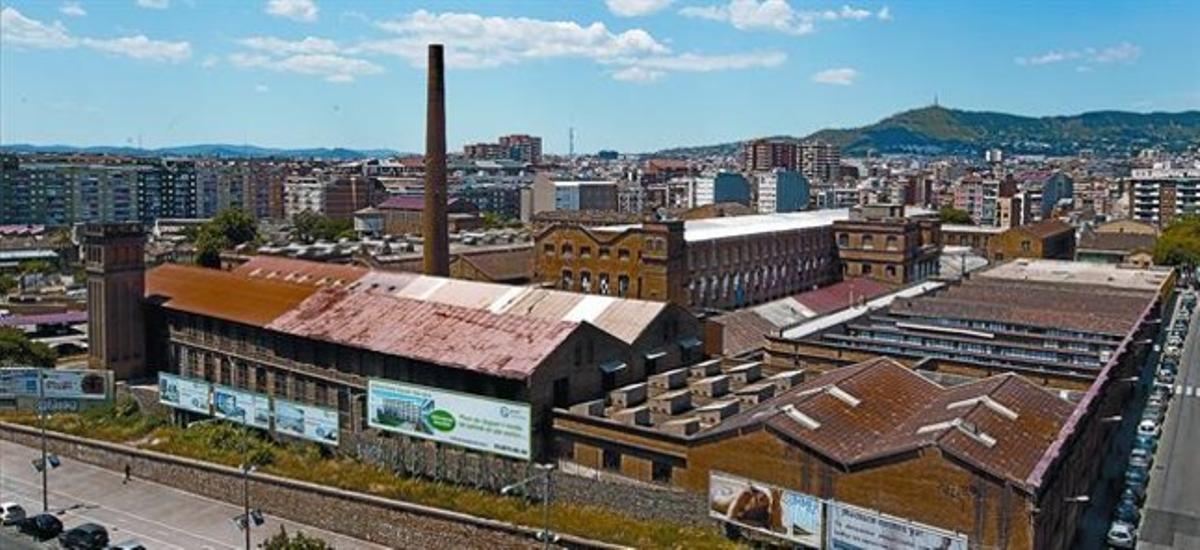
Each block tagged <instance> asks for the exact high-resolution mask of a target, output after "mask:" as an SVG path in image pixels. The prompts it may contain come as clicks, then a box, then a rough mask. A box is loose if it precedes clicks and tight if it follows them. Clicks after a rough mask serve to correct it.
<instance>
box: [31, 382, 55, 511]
mask: <svg viewBox="0 0 1200 550" xmlns="http://www.w3.org/2000/svg"><path fill="white" fill-rule="evenodd" d="M37 371H38V400H37V413H38V424H39V426H40V428H41V431H42V458H40V459H38V460H34V461H33V467H34V468H35V469H37V470H38V471H40V472H41V473H42V511H43V512H49V511H50V469H51V468H57V467H58V464H59V462H58V456H57V455H52V454H50V453H49V452H48V451H47V449H46V445H47V443H46V417H47V416H48V415H49V413H50V406H49V404H48V402H47V401H46V371H45V369H43V368H41V367H39V368H38V370H37Z"/></svg>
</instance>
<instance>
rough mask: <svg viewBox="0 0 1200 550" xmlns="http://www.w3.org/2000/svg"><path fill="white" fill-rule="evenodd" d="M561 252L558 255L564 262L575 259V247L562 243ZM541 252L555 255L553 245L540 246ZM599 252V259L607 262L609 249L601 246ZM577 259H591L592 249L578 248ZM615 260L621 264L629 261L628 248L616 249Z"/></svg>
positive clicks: (587, 247)
mask: <svg viewBox="0 0 1200 550" xmlns="http://www.w3.org/2000/svg"><path fill="white" fill-rule="evenodd" d="M561 250H562V252H560V253H559V254H560V256H561V257H562V258H563V259H564V260H569V259H571V258H574V257H575V247H574V246H573V245H572V244H571V243H563V244H562V247H561ZM542 251H543V252H544V253H545V255H546V256H554V254H555V246H554V243H546V244H544V245H542ZM599 251H600V259H602V260H607V259H608V258H609V257H610V250H609V247H607V246H601V247H599ZM579 257H580V258H591V257H592V247H590V246H581V247H579ZM617 259H619V260H621V261H623V262H627V261H629V249H628V248H619V249H617Z"/></svg>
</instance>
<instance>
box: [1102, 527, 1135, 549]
mask: <svg viewBox="0 0 1200 550" xmlns="http://www.w3.org/2000/svg"><path fill="white" fill-rule="evenodd" d="M1107 539H1108V544H1109V545H1110V546H1114V547H1117V548H1133V547H1134V546H1137V533H1135V532H1134V529H1133V525H1130V524H1128V523H1125V522H1123V521H1114V522H1113V524H1112V526H1111V527H1109V528H1108V537H1107Z"/></svg>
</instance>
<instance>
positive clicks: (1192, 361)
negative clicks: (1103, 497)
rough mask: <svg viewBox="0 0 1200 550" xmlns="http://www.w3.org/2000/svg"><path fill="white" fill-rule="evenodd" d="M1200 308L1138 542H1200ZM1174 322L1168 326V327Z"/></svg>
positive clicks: (1153, 549)
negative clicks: (1198, 473) (1199, 473)
mask: <svg viewBox="0 0 1200 550" xmlns="http://www.w3.org/2000/svg"><path fill="white" fill-rule="evenodd" d="M1198 317H1200V308H1197V311H1196V312H1193V315H1192V323H1191V327H1190V328H1189V330H1188V335H1187V339H1186V340H1185V341H1184V353H1183V357H1182V360H1181V361H1180V362H1179V375H1178V377H1177V379H1176V386H1175V397H1173V398H1172V399H1171V402H1170V405H1169V406H1168V407H1167V420H1166V422H1165V424H1164V425H1163V435H1162V439H1161V441H1160V442H1159V448H1158V454H1157V455H1156V456H1155V461H1154V468H1153V471H1152V472H1151V475H1150V488H1149V491H1148V492H1147V496H1146V504H1145V507H1144V508H1143V510H1142V516H1143V517H1142V523H1141V526H1140V531H1139V533H1138V535H1139V536H1138V548H1139V549H1143V550H1162V549H1166V548H1178V549H1182V548H1189V549H1195V548H1200V475H1197V472H1200V437H1198V436H1200V318H1198ZM1166 328H1169V327H1164V329H1166Z"/></svg>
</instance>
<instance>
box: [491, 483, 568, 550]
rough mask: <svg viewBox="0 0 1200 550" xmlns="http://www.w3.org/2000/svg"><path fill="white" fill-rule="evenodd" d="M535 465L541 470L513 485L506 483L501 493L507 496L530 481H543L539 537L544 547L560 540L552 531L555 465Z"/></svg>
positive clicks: (548, 546)
mask: <svg viewBox="0 0 1200 550" xmlns="http://www.w3.org/2000/svg"><path fill="white" fill-rule="evenodd" d="M534 467H536V468H537V469H538V470H539V471H538V472H537V473H535V474H533V475H531V476H529V477H527V478H525V479H522V480H521V481H518V482H516V483H513V484H511V485H505V486H504V487H502V488H501V489H500V494H502V495H506V496H507V495H510V494H512V493H513V491H516V490H517V489H519V488H521V487H524V486H526V485H529V484H530V483H533V482H535V481H539V480H540V481H541V482H542V531H541V532H540V533H538V537H539V538H541V539H542V543H543V547H544V548H550V543H551V542H554V541H556V540H558V536H556V535H555V534H554V533H552V532H550V473H551V472H553V471H554V465H553V464H534Z"/></svg>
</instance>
